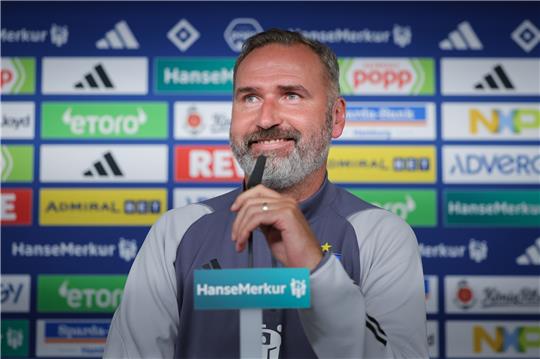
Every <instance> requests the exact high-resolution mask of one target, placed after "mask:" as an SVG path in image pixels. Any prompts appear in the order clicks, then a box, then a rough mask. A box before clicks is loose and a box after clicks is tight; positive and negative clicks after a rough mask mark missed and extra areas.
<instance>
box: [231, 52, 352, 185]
mask: <svg viewBox="0 0 540 359" xmlns="http://www.w3.org/2000/svg"><path fill="white" fill-rule="evenodd" d="M235 85H236V86H235V91H234V100H233V112H232V122H231V131H230V139H231V147H232V150H233V153H234V155H235V156H236V159H237V160H238V162H239V163H240V165H241V166H242V168H243V169H244V171H245V172H246V173H248V174H249V173H251V171H252V170H253V167H254V165H255V160H256V158H257V156H259V155H261V154H264V155H265V156H267V157H268V159H267V164H266V168H265V173H264V179H263V184H265V185H266V186H267V187H270V188H273V189H278V190H279V189H285V188H290V187H292V186H294V185H295V184H297V183H299V182H301V181H302V180H303V179H304V178H306V176H308V175H310V174H312V173H314V172H317V173H318V174H319V175H320V174H321V173H322V176H323V177H324V173H325V164H326V158H327V156H328V147H329V144H330V140H331V138H332V137H334V138H335V137H338V136H339V135H340V134H341V131H342V130H343V123H344V119H342V117H344V102H343V101H342V100H337V101H336V102H335V103H334V102H332V103H330V104H329V102H330V101H329V99H328V95H329V90H328V80H327V76H326V73H325V72H324V67H323V64H322V63H321V61H320V60H319V58H318V56H317V55H316V54H315V53H314V52H313V51H312V50H311V49H310V48H309V47H307V46H305V45H299V44H298V45H281V44H270V45H266V46H264V47H261V48H258V49H255V50H253V52H251V53H250V54H249V55H248V56H247V57H246V58H245V59H244V60H243V62H242V63H241V64H240V66H239V67H238V69H237V72H236V82H235Z"/></svg>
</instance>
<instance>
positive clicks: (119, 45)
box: [96, 20, 139, 50]
mask: <svg viewBox="0 0 540 359" xmlns="http://www.w3.org/2000/svg"><path fill="white" fill-rule="evenodd" d="M96 47H97V48H98V49H100V50H107V49H130V50H133V49H138V48H139V42H138V41H137V39H136V38H135V36H134V35H133V33H132V32H131V29H130V28H129V25H128V23H127V22H126V21H125V20H122V21H119V22H117V23H116V25H114V28H113V29H112V30H109V31H107V33H106V34H105V37H104V38H102V39H99V40H98V41H97V42H96Z"/></svg>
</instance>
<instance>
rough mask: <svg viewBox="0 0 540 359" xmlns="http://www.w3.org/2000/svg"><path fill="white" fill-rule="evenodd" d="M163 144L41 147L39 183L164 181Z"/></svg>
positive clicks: (165, 178) (165, 174) (165, 151)
mask: <svg viewBox="0 0 540 359" xmlns="http://www.w3.org/2000/svg"><path fill="white" fill-rule="evenodd" d="M167 152H168V148H167V146H166V145H42V147H41V160H40V178H41V181H42V182H166V181H167V174H168V171H167V157H168V155H167Z"/></svg>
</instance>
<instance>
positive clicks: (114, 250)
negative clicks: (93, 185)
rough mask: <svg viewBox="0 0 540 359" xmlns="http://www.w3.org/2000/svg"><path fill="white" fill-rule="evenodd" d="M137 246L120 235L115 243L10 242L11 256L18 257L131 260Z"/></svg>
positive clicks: (131, 240) (133, 240)
mask: <svg viewBox="0 0 540 359" xmlns="http://www.w3.org/2000/svg"><path fill="white" fill-rule="evenodd" d="M137 250H138V246H137V241H136V240H135V239H126V238H123V237H120V238H119V239H118V241H117V244H102V243H94V242H92V241H90V242H88V243H85V244H82V243H79V242H77V243H76V242H71V241H70V242H65V241H60V242H55V243H54V244H50V243H44V244H40V243H26V242H12V243H11V256H12V257H19V258H29V259H32V258H74V259H79V258H91V259H106V258H114V257H115V256H117V257H118V258H120V259H122V260H124V261H126V262H131V261H132V260H133V259H134V258H135V255H136V254H137Z"/></svg>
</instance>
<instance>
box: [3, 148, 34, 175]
mask: <svg viewBox="0 0 540 359" xmlns="http://www.w3.org/2000/svg"><path fill="white" fill-rule="evenodd" d="M0 149H1V152H2V157H1V163H0V165H1V168H0V177H1V179H2V182H32V180H33V177H34V147H33V146H31V145H9V146H5V145H3V146H1V147H0Z"/></svg>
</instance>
